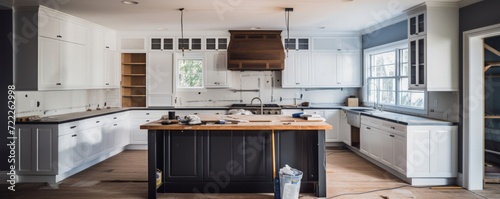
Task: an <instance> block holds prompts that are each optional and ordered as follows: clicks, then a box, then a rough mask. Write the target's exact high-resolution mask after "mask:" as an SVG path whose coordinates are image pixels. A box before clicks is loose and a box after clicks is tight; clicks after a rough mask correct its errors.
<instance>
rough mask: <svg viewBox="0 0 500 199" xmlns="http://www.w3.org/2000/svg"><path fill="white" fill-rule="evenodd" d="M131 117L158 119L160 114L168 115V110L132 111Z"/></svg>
mask: <svg viewBox="0 0 500 199" xmlns="http://www.w3.org/2000/svg"><path fill="white" fill-rule="evenodd" d="M130 114H131V118H137V119H160V117H161V116H162V115H168V111H164V110H161V111H160V110H154V111H150V110H146V111H142V110H141V111H132V112H131V113H130Z"/></svg>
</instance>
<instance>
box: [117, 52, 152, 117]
mask: <svg viewBox="0 0 500 199" xmlns="http://www.w3.org/2000/svg"><path fill="white" fill-rule="evenodd" d="M121 73H122V83H121V84H122V85H121V95H122V107H146V53H122V72H121Z"/></svg>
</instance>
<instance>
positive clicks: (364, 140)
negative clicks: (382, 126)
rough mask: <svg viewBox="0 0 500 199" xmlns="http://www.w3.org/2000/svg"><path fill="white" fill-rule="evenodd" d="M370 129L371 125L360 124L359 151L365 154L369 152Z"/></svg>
mask: <svg viewBox="0 0 500 199" xmlns="http://www.w3.org/2000/svg"><path fill="white" fill-rule="evenodd" d="M371 130H372V128H371V127H369V126H366V125H364V124H362V125H361V129H360V135H359V142H360V143H359V144H360V151H361V152H362V153H364V154H367V155H369V154H370V144H371V142H372V140H371V139H372V136H371Z"/></svg>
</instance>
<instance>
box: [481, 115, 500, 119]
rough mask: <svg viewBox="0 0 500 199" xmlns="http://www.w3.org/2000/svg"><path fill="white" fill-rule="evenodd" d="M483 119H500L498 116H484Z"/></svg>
mask: <svg viewBox="0 0 500 199" xmlns="http://www.w3.org/2000/svg"><path fill="white" fill-rule="evenodd" d="M484 118H485V119H500V115H485V116H484Z"/></svg>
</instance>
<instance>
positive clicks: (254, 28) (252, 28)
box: [250, 27, 260, 30]
mask: <svg viewBox="0 0 500 199" xmlns="http://www.w3.org/2000/svg"><path fill="white" fill-rule="evenodd" d="M259 29H260V27H250V30H259Z"/></svg>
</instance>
